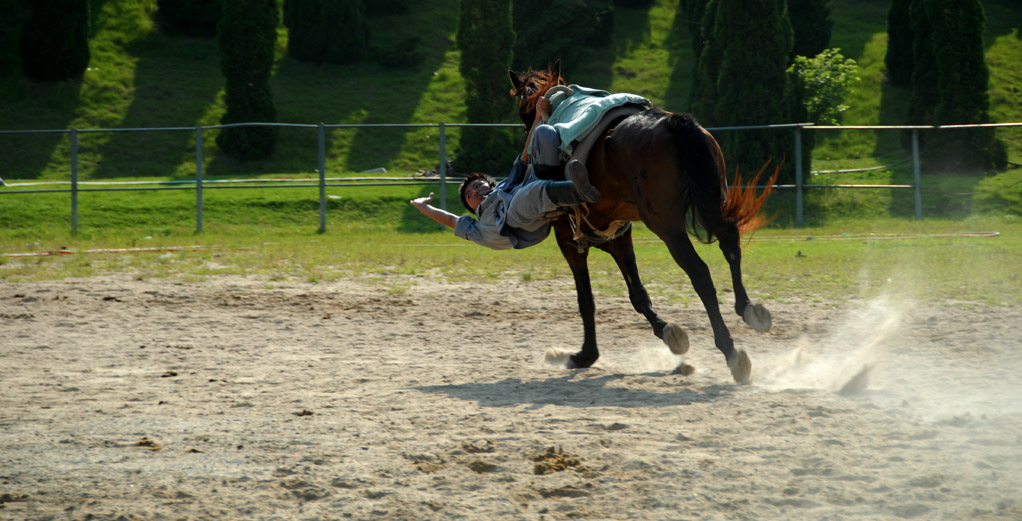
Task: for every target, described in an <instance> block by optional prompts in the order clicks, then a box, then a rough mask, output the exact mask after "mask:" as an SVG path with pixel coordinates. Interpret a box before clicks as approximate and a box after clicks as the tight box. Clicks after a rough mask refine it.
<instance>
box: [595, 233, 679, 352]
mask: <svg viewBox="0 0 1022 521" xmlns="http://www.w3.org/2000/svg"><path fill="white" fill-rule="evenodd" d="M597 247H598V248H600V249H601V250H603V251H605V252H607V253H609V254H610V255H611V257H614V261H615V262H617V266H618V268H620V269H621V275H623V276H624V278H625V284H626V285H627V286H628V299H629V300H631V302H632V307H633V308H634V309H635V311H637V312H638V313H640V314H642V316H644V317H646V320H647V321H649V325H650V326H653V334H654V335H656V336H657V338H659V339H661V340H663V341H664V343H665V344H667V347H669V348H670V349H671V352H672V353H674V354H676V355H682V354H685V353H687V352H688V335H687V334H685V330H684V329H682V328H681V326H679V325H677V324H673V323H668V322H665V321H664V320H663V319H662V318H660V316H659V315H657V313H656V311H653V303H652V302H651V301H650V299H649V293H647V292H646V288H645V287H644V286H643V285H642V280H640V279H639V268H638V266H637V265H636V263H635V249H634V248H633V247H632V230H631V229H630V228H629V230H628V231H627V232H625V234H624V235H622V236H621V237H618V238H616V239H614V240H611V241H608V242H606V243H604V244H601V245H600V246H597Z"/></svg>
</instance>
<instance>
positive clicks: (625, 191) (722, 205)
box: [508, 61, 780, 384]
mask: <svg viewBox="0 0 1022 521" xmlns="http://www.w3.org/2000/svg"><path fill="white" fill-rule="evenodd" d="M508 74H509V76H510V79H511V83H512V90H511V96H512V97H514V98H517V100H518V115H519V117H520V118H521V120H522V122H523V123H524V124H525V128H526V131H529V130H530V127H531V124H532V122H533V121H534V120H535V114H536V102H537V100H538V99H539V97H540V96H543V95H545V94H546V93H547V92H548V91H550V89H552V88H554V87H556V86H559V85H564V84H565V83H564V79H563V78H562V77H561V76H560V62H559V61H558V62H556V63H555V64H554V65H553V66H551V67H548V69H547V70H532V68H529V70H528V71H526V72H524V73H516V72H514V71H508ZM606 128H607V130H605V131H603V132H602V135H600V136H599V137H598V139H597V140H596V141H595V144H593V146H592V148H591V149H590V151H589V153H588V157H586V158H578V159H583V160H584V162H585V164H586V166H587V167H588V169H589V180H590V182H591V183H592V184H593V185H594V186H595V187H596V188H597V189H598V190H599V191H600V193H601V194H602V197H601V199H600V200H599V201H597V202H596V203H593V204H588V205H587V206H588V208H585V209H579V210H578V212H580V213H583V214H584V217H585V218H584V219H579V218H577V217H575V218H574V221H573V220H572V216H570V215H564V216H561V217H559V218H557V220H555V221H554V222H553V229H554V236H555V237H556V240H557V245H558V247H559V248H560V251H561V254H562V255H563V256H564V259H565V260H566V261H567V263H568V266H569V267H570V268H571V273H572V276H573V277H574V281H575V289H576V292H577V296H578V308H579V314H580V315H581V316H582V325H583V335H584V336H583V343H582V348H581V349H580V350H579V351H578V352H577V353H574V354H572V355H570V356H569V357H568V362H567V365H568V367H569V368H587V367H590V366H591V365H593V363H594V362H596V360H597V359H598V358H599V356H600V352H599V349H598V348H597V343H596V324H595V312H596V309H595V304H594V300H593V293H592V287H591V285H590V279H589V268H588V265H587V258H588V255H589V250H590V248H591V247H595V248H597V249H600V250H603V251H605V252H607V253H609V254H610V255H611V256H612V257H613V258H614V261H615V262H616V263H617V265H618V268H619V269H620V270H621V273H622V275H623V276H624V280H625V284H626V285H627V288H628V297H629V300H630V301H631V304H632V307H633V308H634V309H635V311H636V312H638V313H640V314H642V315H643V316H644V317H645V318H646V320H647V321H648V322H649V324H650V326H652V328H653V334H654V335H656V336H657V337H658V338H660V339H661V340H663V341H664V343H666V344H667V346H668V347H669V348H670V350H671V351H672V352H673V353H675V354H684V353H687V352H688V348H689V340H688V335H687V334H686V333H685V331H684V330H683V329H682V328H681V327H680V326H679V325H677V324H676V323H672V322H667V321H665V320H664V319H662V318H660V316H659V315H657V313H656V311H654V310H653V306H652V303H651V301H650V298H649V295H648V293H647V292H646V288H645V287H644V286H643V284H642V281H641V280H640V278H639V272H638V267H637V265H636V258H635V251H634V248H633V245H632V234H631V226H630V223H631V222H634V221H642V222H643V223H644V224H645V225H646V227H647V228H648V229H649V230H650V231H652V232H653V233H655V234H656V235H657V237H659V238H660V240H662V241H663V242H664V243H665V244H666V245H667V248H668V250H669V252H670V254H671V256H672V257H673V258H674V261H675V262H676V263H677V264H678V265H679V266H680V267H681V269H682V270H684V272H685V273H686V274H687V275H688V277H689V279H690V280H691V282H692V286H693V288H694V289H695V291H696V293H697V294H698V295H699V299H700V300H701V301H702V303H703V307H704V308H705V310H706V314H707V315H708V317H709V320H710V324H711V325H712V327H713V339H714V344H715V345H716V346H717V349H719V350H720V352H721V353H722V354H723V355H724V359H725V362H726V363H727V366H728V368H729V369H730V371H731V375H732V377H733V378H734V380H735V381H736V382H738V383H739V384H745V383H749V382H751V375H752V362H751V360H750V359H749V355H748V354H747V353H746V351H745V350H744V349H736V348H735V344H734V340H733V339H732V338H731V333H730V331H729V330H728V327H727V325H726V324H725V323H724V318H723V316H722V315H721V311H720V306H719V305H718V302H717V292H716V289H715V288H714V285H713V280H712V279H711V277H710V270H709V268H708V267H707V266H706V263H705V262H704V261H703V260H702V259H701V258H700V257H699V255H698V254H697V253H696V250H695V248H694V247H693V243H692V241H691V239H690V238H689V235H692V236H695V237H696V238H697V239H699V240H700V241H701V242H704V243H707V244H708V243H711V242H713V241H714V240H716V241H717V242H718V244H719V246H720V250H721V252H722V253H723V255H724V258H725V259H726V260H727V262H728V265H729V266H730V271H731V282H732V285H733V288H734V295H735V307H734V310H735V312H736V313H737V314H738V315H739V316H741V317H742V319H743V320H744V321H745V323H746V324H748V325H749V326H750V327H752V328H753V329H754V330H756V331H760V332H764V331H769V329H770V326H771V323H772V317H771V315H770V312H769V311H768V310H767V309H766V307H764V306H763V305H762V304H758V303H757V304H754V303H752V301H750V299H749V296H748V293H747V292H746V289H745V286H744V285H743V284H742V269H741V262H742V249H741V244H740V237H741V234H742V233H744V232H748V231H751V230H755V229H756V228H759V227H761V226H763V225H764V224H765V223H766V220H765V219H764V218H763V217H761V216H760V210H761V208H762V206H763V203H764V202H765V200H766V197H767V195H768V194H769V193H770V192H771V190H772V188H773V186H774V183H775V182H776V180H777V175H778V173H779V172H780V168H779V167H778V168H776V169H775V170H774V172H773V175H772V176H771V177H770V178H769V180H768V181H767V182H766V187H765V188H764V189H763V190H762V192H761V193H759V194H758V195H757V193H756V188H755V186H756V184H757V183H758V182H759V179H760V176H761V175H762V174H763V173H764V171H765V170H766V168H767V165H766V164H765V165H764V166H763V168H761V169H760V170H759V172H758V173H757V174H756V175H755V178H754V179H753V181H752V182H750V183H749V184H748V185H747V186H746V187H745V188H744V189H743V188H742V187H741V179H740V178H739V179H736V182H735V183H734V184H733V185H732V186H731V187H728V185H727V179H726V177H725V174H726V170H725V166H724V156H723V154H722V153H721V150H720V146H719V145H718V144H717V141H716V140H715V139H714V138H713V136H712V135H711V134H710V133H709V132H708V131H707V130H706V129H704V128H703V127H702V126H700V125H699V123H698V122H696V120H695V119H694V118H693V117H692V116H691V115H688V114H677V113H671V112H667V111H664V110H660V109H657V108H648V109H645V110H641V111H638V112H637V113H634V114H632V115H627V116H623V117H621V118H619V119H617V120H615V121H613V122H612V123H611V124H610V126H608V127H606ZM621 222H624V223H625V224H627V226H623V227H620V228H622V229H619V230H618V231H616V232H615V233H608V230H611V229H613V228H614V227H615V223H621ZM580 237H581V238H580Z"/></svg>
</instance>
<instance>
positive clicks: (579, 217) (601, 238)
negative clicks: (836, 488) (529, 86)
mask: <svg viewBox="0 0 1022 521" xmlns="http://www.w3.org/2000/svg"><path fill="white" fill-rule="evenodd" d="M571 95H572V90H571V89H570V88H569V87H565V86H563V85H558V86H556V87H553V88H551V89H550V90H549V91H548V92H547V93H546V96H547V97H548V98H555V97H557V96H571ZM642 110H643V109H642V108H640V107H639V106H636V105H630V104H629V105H620V106H617V107H613V108H611V109H609V110H607V111H605V112H604V113H603V114H602V115H600V117H599V120H598V121H597V122H596V123H595V124H594V125H593V126H592V128H590V129H589V131H588V132H587V133H586V134H585V135H584V136H582V137H581V139H578V140H577V143H576V144H575V145H574V146H573V147H571V154H570V155H568V154H566V153H564V151H563V147H562V151H561V156H562V157H561V159H563V160H564V163H565V164H567V162H568V161H569V160H571V159H577V160H579V161H581V162H582V163H583V164H585V165H586V166H588V165H589V152H590V151H591V150H592V148H593V145H595V144H596V141H597V140H598V139H600V137H601V136H603V135H604V134H605V133H606V132H607V129H608V128H610V127H611V126H612V125H614V124H616V123H617V122H619V121H620V120H622V119H624V118H626V117H628V116H631V115H633V114H638V113H639V112H642ZM563 175H564V179H565V180H570V177H569V176H568V172H567V169H565V171H564V174H563ZM552 213H556V214H557V215H556V216H554V215H548V217H554V218H556V217H560V216H561V215H563V214H567V216H568V223H569V224H570V225H571V231H572V241H573V242H574V244H575V247H577V248H578V251H579V253H581V252H582V251H583V250H584V249H585V248H588V247H590V246H595V245H598V244H602V243H604V242H607V241H611V240H614V239H617V238H618V237H621V236H622V235H624V234H625V233H626V232H627V231H628V230H629V229H631V226H632V223H631V222H630V221H620V220H617V221H611V222H610V224H608V225H607V227H606V228H603V229H598V228H596V227H595V226H593V224H592V223H591V222H589V219H588V215H589V206H588V205H586V204H585V203H583V204H581V205H579V206H576V207H573V208H572V209H570V210H558V211H556V212H552ZM583 223H585V225H586V226H587V227H588V229H589V230H591V231H590V232H589V233H587V232H585V231H584V230H583V226H582V225H583Z"/></svg>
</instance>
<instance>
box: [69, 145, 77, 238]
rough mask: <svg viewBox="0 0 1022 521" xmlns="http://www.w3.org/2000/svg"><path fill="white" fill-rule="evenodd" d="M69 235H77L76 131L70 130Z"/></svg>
mask: <svg viewBox="0 0 1022 521" xmlns="http://www.w3.org/2000/svg"><path fill="white" fill-rule="evenodd" d="M71 233H72V234H75V233H78V130H77V129H71Z"/></svg>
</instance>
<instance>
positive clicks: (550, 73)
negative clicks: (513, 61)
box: [510, 64, 564, 131]
mask: <svg viewBox="0 0 1022 521" xmlns="http://www.w3.org/2000/svg"><path fill="white" fill-rule="evenodd" d="M512 75H514V76H517V79H518V81H515V78H514V76H513V77H512V80H511V82H512V85H513V86H512V88H511V92H510V94H511V97H513V98H518V117H519V118H520V119H521V120H522V123H524V124H525V130H526V131H529V130H531V127H532V123H533V121H534V120H535V119H536V103H537V102H538V101H539V98H540V96H543V95H545V94H546V93H547V91H548V90H550V89H551V88H552V87H555V86H557V85H564V79H563V78H561V74H560V66H559V64H555V65H554V67H552V68H549V69H547V70H545V71H539V70H533V69H532V67H529V70H527V71H525V72H524V73H521V74H516V73H512Z"/></svg>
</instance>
